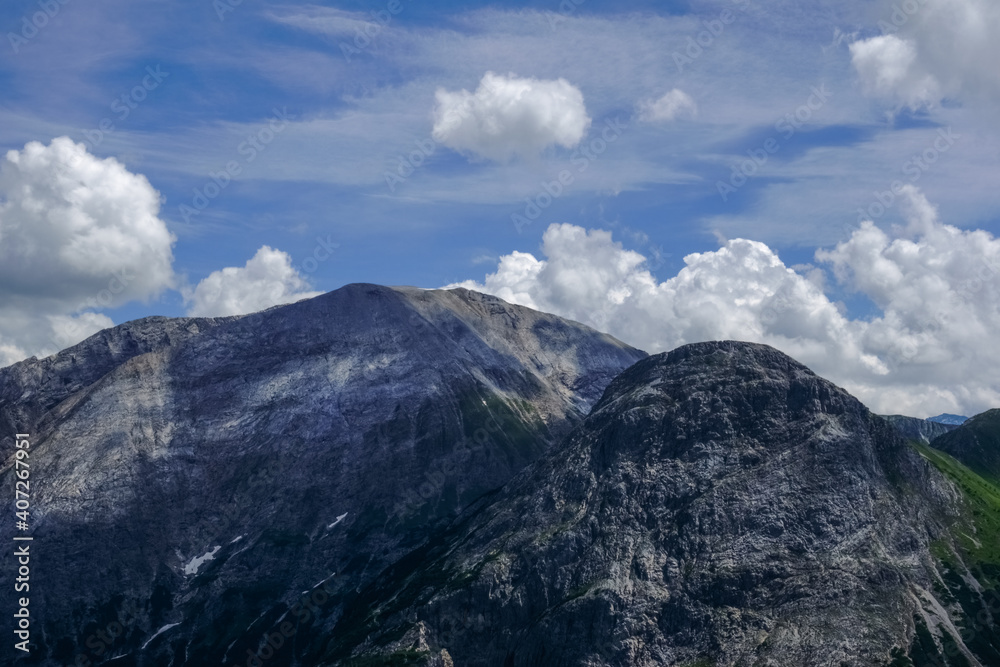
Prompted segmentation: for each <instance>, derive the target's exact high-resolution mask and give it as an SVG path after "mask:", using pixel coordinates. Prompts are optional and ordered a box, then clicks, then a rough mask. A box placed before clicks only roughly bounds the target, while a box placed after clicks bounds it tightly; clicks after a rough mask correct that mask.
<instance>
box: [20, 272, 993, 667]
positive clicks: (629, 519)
mask: <svg viewBox="0 0 1000 667" xmlns="http://www.w3.org/2000/svg"><path fill="white" fill-rule="evenodd" d="M942 417H949V416H947V415H944V416H942ZM0 427H2V432H4V433H8V434H11V435H12V434H14V433H28V434H30V440H31V449H30V452H31V458H30V461H31V479H32V480H33V482H32V484H33V486H32V500H31V506H32V512H31V519H30V523H31V529H30V534H31V535H32V536H33V537H34V541H33V542H32V546H31V548H32V549H34V550H35V551H34V552H33V553H36V554H37V558H33V559H32V579H31V582H32V583H31V586H32V588H31V598H32V600H31V605H32V606H31V610H32V612H31V613H32V619H33V620H32V635H31V636H32V640H31V643H32V645H33V647H34V650H33V651H32V652H31V654H30V655H26V656H25V655H19V654H17V653H13V652H10V651H9V650H8V653H6V655H7V656H10V657H11V661H10V663H9V664H24V665H74V664H80V665H86V664H93V665H97V664H109V665H150V666H153V665H156V666H160V665H163V666H177V667H180V666H187V665H226V666H229V667H231V666H233V665H247V666H248V667H253V666H256V667H262V666H263V665H308V666H313V665H343V666H353V667H361V666H376V665H387V666H388V665H424V666H435V667H446V666H451V667H494V666H495V667H519V666H524V667H527V666H529V665H531V666H535V665H538V666H546V667H559V666H567V667H568V666H574V667H576V666H579V667H583V666H585V665H587V666H598V665H608V666H610V665H616V666H617V665H640V666H652V665H684V666H686V667H707V666H713V665H714V666H722V665H761V666H763V665H781V666H787V665H834V666H837V667H840V666H842V665H879V666H886V667H890V666H891V667H904V666H906V665H916V666H918V667H923V666H929V665H949V666H959V665H963V666H964V665H997V664H1000V625H998V622H997V617H996V616H995V614H997V612H998V611H1000V605H998V603H1000V410H993V411H990V412H987V413H984V414H983V415H978V416H977V417H975V418H973V419H970V420H969V421H968V422H966V423H964V424H962V425H960V426H959V425H957V424H948V423H943V422H942V421H941V418H934V420H917V419H912V418H908V417H902V416H891V417H886V418H880V417H878V416H876V415H873V414H871V413H870V412H869V411H868V410H867V409H866V408H865V407H864V406H863V405H862V404H861V403H859V402H858V401H857V400H856V399H854V398H853V397H851V396H850V395H848V394H847V393H846V392H844V391H843V390H842V389H840V388H838V387H836V386H835V385H833V384H831V383H830V382H828V381H826V380H824V379H822V378H819V377H817V376H816V375H814V374H813V373H812V372H811V371H810V370H809V369H807V368H805V367H804V366H802V365H801V364H799V363H797V362H795V361H794V360H792V359H790V358H789V357H787V356H786V355H784V354H782V353H780V352H778V351H776V350H774V349H772V348H769V347H767V346H763V345H755V344H749V343H738V342H732V341H724V342H711V343H700V344H696V345H688V346H684V347H681V348H678V349H676V350H673V351H671V352H668V353H663V354H658V355H654V356H648V355H646V354H645V353H644V352H642V351H640V350H636V349H633V348H631V347H629V346H628V345H625V344H623V343H621V342H620V341H617V340H615V339H614V338H612V337H610V336H608V335H606V334H602V333H600V332H597V331H594V330H592V329H589V328H587V327H585V326H583V325H581V324H578V323H575V322H571V321H568V320H565V319H561V318H558V317H555V316H552V315H547V314H544V313H539V312H537V311H533V310H530V309H527V308H522V307H519V306H513V305H510V304H507V303H505V302H503V301H501V300H500V299H497V298H495V297H490V296H485V295H482V294H478V293H475V292H471V291H468V290H449V291H440V290H418V289H414V288H387V287H380V286H376V285H350V286H347V287H344V288H342V289H340V290H337V291H335V292H331V293H329V294H325V295H323V296H320V297H317V298H315V299H311V300H307V301H302V302H299V303H296V304H292V305H288V306H281V307H278V308H273V309H271V310H268V311H264V312H263V313H258V314H255V315H251V316H244V317H229V318H215V319H209V318H196V319H166V318H148V319H145V320H139V321H136V322H131V323H128V324H124V325H121V326H118V327H115V328H113V329H109V330H106V331H103V332H101V333H99V334H97V335H95V336H93V337H91V338H90V339H88V340H86V341H84V342H83V343H80V344H79V345H77V346H74V347H72V348H69V349H67V350H64V351H63V352H61V353H59V354H58V355H55V356H52V357H49V358H46V359H41V360H38V359H29V360H27V361H23V362H20V363H18V364H15V365H13V366H10V367H7V368H4V369H0ZM5 442H9V444H8V445H6V448H5V449H4V464H3V468H2V470H0V477H2V479H3V484H4V488H8V489H13V488H14V482H15V480H16V474H15V473H16V471H15V468H14V465H15V464H14V458H15V454H14V451H15V448H14V446H13V441H12V439H11V438H9V437H8V438H7V439H6V440H5ZM14 533H15V527H14V524H13V522H11V521H5V522H0V539H3V540H5V541H6V543H7V544H8V545H9V544H12V543H13V542H12V539H11V538H12V537H13V536H14ZM19 534H22V535H23V534H24V533H19ZM16 567H17V565H16V561H15V558H14V556H13V550H12V549H9V548H8V549H7V550H5V552H4V556H3V559H2V563H0V571H2V572H3V573H4V576H9V573H11V572H16ZM6 618H7V619H8V620H7V621H6V623H7V624H8V626H7V628H8V629H7V632H8V634H7V636H8V637H11V636H13V635H12V631H13V629H14V626H13V619H12V617H11V615H10V614H8V615H7V616H6ZM5 650H7V649H5ZM14 658H18V661H17V662H16V663H14V662H13V659H14Z"/></svg>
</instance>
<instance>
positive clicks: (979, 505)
mask: <svg viewBox="0 0 1000 667" xmlns="http://www.w3.org/2000/svg"><path fill="white" fill-rule="evenodd" d="M912 444H913V446H914V447H915V448H916V449H917V451H918V452H920V454H921V455H923V456H924V457H925V458H926V459H927V460H928V461H930V462H931V463H932V464H933V465H934V466H935V467H936V468H937V469H938V470H940V471H941V472H942V473H943V474H944V475H945V476H946V477H948V479H950V480H951V481H952V482H954V484H955V485H956V486H957V487H958V488H959V489H960V490H961V492H962V495H963V497H964V499H965V507H966V515H965V516H964V517H963V519H964V520H963V521H960V522H959V523H957V524H956V525H955V526H954V527H953V528H952V540H951V544H950V545H949V544H948V542H947V541H945V540H938V541H936V542H935V543H934V544H932V545H931V551H932V553H933V554H934V556H935V557H936V558H937V559H938V560H940V561H941V565H942V568H941V577H942V579H943V580H944V584H945V586H946V587H947V590H946V591H945V590H941V591H938V595H939V598H940V599H942V601H943V602H944V603H945V604H947V605H949V606H951V605H954V604H955V603H957V604H958V605H959V606H960V607H961V610H962V616H963V617H964V618H962V619H960V620H959V622H957V623H956V625H957V627H958V628H959V629H960V630H961V637H962V640H963V641H964V643H965V645H966V646H968V648H969V649H970V650H971V651H972V652H973V653H975V654H976V655H977V656H978V657H979V658H980V659H981V660H984V661H985V662H984V664H1000V627H998V624H997V621H996V617H995V615H994V613H993V611H995V610H996V609H998V607H1000V484H997V483H996V482H995V481H994V480H992V479H988V478H985V477H983V476H982V475H979V474H977V473H976V472H974V471H973V470H971V469H970V468H969V467H968V466H966V465H963V464H962V463H960V462H959V461H957V460H956V459H955V458H953V457H952V456H950V455H948V454H946V453H944V452H941V451H938V450H936V449H934V448H932V447H928V446H926V445H922V444H920V443H916V442H913V443H912ZM953 548H954V549H956V550H957V551H958V553H955V551H953V550H952V549H953ZM966 569H968V573H969V574H971V575H972V576H973V577H975V579H976V580H977V581H978V582H979V585H980V586H982V589H983V590H982V591H976V590H973V588H972V587H971V585H970V583H969V581H968V580H967V579H966V578H965V577H964V576H963V574H964V573H965V571H966ZM917 621H918V622H917V636H916V637H914V642H913V646H912V647H911V649H910V657H911V658H912V659H913V662H914V665H915V666H916V667H922V666H923V665H941V664H945V665H956V666H960V665H965V664H968V662H967V661H966V659H965V658H964V657H963V656H962V655H961V653H959V652H957V651H956V650H955V649H956V648H957V647H956V646H955V644H956V639H955V638H953V637H951V636H950V635H948V634H947V633H944V634H945V637H944V638H943V641H944V645H945V656H937V655H934V653H935V652H936V650H935V649H934V647H933V641H931V640H930V638H929V635H927V630H926V628H922V622H921V621H920V620H919V619H917ZM921 630H923V632H921ZM925 635H927V636H925ZM941 658H943V659H944V662H941V661H940V660H941Z"/></svg>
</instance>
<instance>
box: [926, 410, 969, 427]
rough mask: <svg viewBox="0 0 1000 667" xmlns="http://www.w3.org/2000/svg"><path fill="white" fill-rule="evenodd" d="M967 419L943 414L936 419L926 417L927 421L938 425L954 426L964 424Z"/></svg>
mask: <svg viewBox="0 0 1000 667" xmlns="http://www.w3.org/2000/svg"><path fill="white" fill-rule="evenodd" d="M968 419H969V418H968V417H963V416H962V415H952V414H948V413H947V412H945V413H943V414H940V415H938V416H937V417H928V418H927V421H929V422H937V423H938V424H953V425H955V426H959V425H961V424H964V423H965V422H966V421H967V420H968Z"/></svg>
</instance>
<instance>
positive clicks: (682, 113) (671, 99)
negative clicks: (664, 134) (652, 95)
mask: <svg viewBox="0 0 1000 667" xmlns="http://www.w3.org/2000/svg"><path fill="white" fill-rule="evenodd" d="M697 113H698V105H697V104H696V103H695V101H694V100H693V99H691V96H690V95H688V94H687V93H685V92H684V91H683V90H681V89H679V88H674V89H673V90H671V91H670V92H668V93H666V94H665V95H663V97H660V98H659V99H656V100H644V101H642V102H640V103H639V120H641V121H643V122H646V123H665V122H670V121H673V120H677V119H679V118H691V117H693V116H695V115H696V114H697Z"/></svg>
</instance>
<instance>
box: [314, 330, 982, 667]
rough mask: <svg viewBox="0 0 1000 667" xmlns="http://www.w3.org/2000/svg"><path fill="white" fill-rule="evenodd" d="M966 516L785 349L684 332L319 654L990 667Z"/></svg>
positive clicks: (861, 411)
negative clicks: (697, 340)
mask: <svg viewBox="0 0 1000 667" xmlns="http://www.w3.org/2000/svg"><path fill="white" fill-rule="evenodd" d="M966 509H967V508H966V505H965V501H964V500H963V497H962V495H961V493H960V492H959V491H958V490H957V489H956V486H955V485H954V484H953V483H952V482H950V481H949V480H948V479H947V478H946V477H945V476H944V475H942V474H941V473H940V472H939V471H938V469H937V468H936V467H935V466H933V465H931V464H930V463H929V462H928V461H927V460H926V459H925V458H924V457H922V456H921V455H920V454H919V453H918V452H917V451H915V450H914V449H912V448H911V447H910V446H909V445H908V444H907V443H906V442H904V440H903V439H902V438H901V437H900V436H899V435H898V434H897V433H896V432H895V431H894V430H893V429H892V428H891V427H890V426H889V425H888V424H887V423H886V422H885V421H884V420H882V419H881V418H879V417H877V416H874V415H872V414H871V413H869V411H868V410H867V409H865V408H864V406H862V405H861V404H860V403H859V402H858V401H857V400H855V399H854V398H852V397H851V396H849V395H848V394H847V393H845V392H844V391H842V390H841V389H839V388H837V387H836V386H834V385H833V384H831V383H829V382H827V381H825V380H823V379H821V378H819V377H817V376H815V375H814V374H813V373H811V372H810V371H809V370H808V369H806V368H805V367H803V366H801V365H800V364H798V363H796V362H795V361H793V360H791V359H790V358H788V357H787V356H785V355H783V354H781V353H779V352H777V351H775V350H773V349H771V348H768V347H765V346H760V345H751V344H746V343H733V342H723V343H704V344H697V345H690V346H685V347H682V348H679V349H677V350H674V351H673V352H670V353H665V354H660V355H656V356H653V357H649V358H647V359H644V360H642V361H640V362H638V363H636V364H635V365H634V366H632V367H631V368H630V369H628V370H627V371H625V372H624V373H622V374H621V375H620V376H619V377H618V378H616V379H615V381H614V382H612V384H611V385H610V386H609V388H608V389H607V391H606V392H605V394H604V396H603V398H602V399H601V400H600V402H599V403H598V404H597V405H596V406H595V407H594V409H593V411H592V412H591V414H590V416H589V417H588V418H587V420H586V421H585V422H584V423H583V424H582V425H580V426H579V427H578V428H577V429H576V430H575V431H574V432H573V433H572V435H571V436H569V437H568V438H567V439H566V440H565V441H564V442H563V443H562V444H561V445H559V446H558V447H557V448H555V449H553V450H552V451H551V452H550V453H549V454H548V455H546V456H545V457H544V458H543V459H542V460H540V461H539V462H537V463H535V464H533V465H532V466H531V467H530V468H529V469H527V470H525V471H524V472H523V473H521V474H520V475H519V476H518V477H517V478H515V479H514V480H513V481H512V482H511V483H510V484H508V485H507V487H506V488H505V489H504V490H503V491H502V492H501V493H500V494H498V495H497V496H496V497H494V498H492V499H490V502H489V503H488V504H484V505H483V506H482V507H481V508H476V509H475V510H472V511H470V512H469V513H467V515H466V516H465V517H464V518H463V519H462V520H461V521H460V522H457V523H456V524H455V525H453V526H452V528H451V530H450V531H449V532H448V533H447V534H444V535H442V536H441V537H440V538H439V540H438V541H437V543H436V544H434V545H429V546H428V547H426V548H425V549H424V550H422V551H421V553H420V555H419V557H414V558H411V559H408V560H406V561H404V562H402V563H400V564H398V565H397V566H395V567H394V568H392V569H391V570H390V571H388V572H386V573H385V574H384V575H383V576H381V577H380V578H379V579H378V580H377V581H376V582H375V583H374V584H373V585H372V586H370V587H369V588H368V589H367V590H366V591H364V592H363V594H362V595H361V596H360V597H359V598H358V599H357V600H356V602H355V604H354V606H353V607H352V608H351V609H350V610H349V611H348V613H346V614H345V615H344V616H343V617H342V619H341V621H340V623H339V624H338V625H337V627H335V628H334V630H333V633H332V640H331V646H330V648H329V650H328V651H327V652H326V653H325V654H324V655H323V656H316V660H317V662H319V661H320V659H322V660H323V661H326V662H327V663H329V664H342V665H354V664H359V665H360V664H391V660H392V659H394V657H398V656H401V655H422V656H425V657H424V660H425V661H426V662H425V664H433V665H445V664H454V665H461V666H462V667H493V666H500V665H503V666H505V667H516V666H524V667H527V666H529V665H531V666H535V665H537V666H541V665H546V666H549V667H557V666H567V667H568V666H583V665H639V666H652V665H685V666H688V667H693V666H709V665H720V666H721V665H748V666H749V665H754V666H758V665H760V666H763V665H774V666H782V667H784V666H788V665H796V666H805V665H833V666H838V667H839V666H842V665H890V664H891V665H894V666H898V665H910V664H914V663H915V664H917V665H934V664H949V665H952V664H953V665H966V664H968V665H980V664H981V665H993V664H1000V662H998V661H1000V654H998V653H997V650H996V649H997V646H1000V642H998V638H997V636H996V632H995V629H996V623H995V621H994V619H993V616H992V613H993V611H996V609H998V607H996V606H993V607H992V609H993V611H990V609H991V607H990V605H991V604H993V605H995V603H996V601H997V598H996V579H995V578H994V577H993V576H992V572H990V571H986V572H984V571H983V570H982V569H978V567H977V569H975V571H972V570H971V569H969V568H967V567H966V566H967V564H968V563H971V562H972V561H973V559H971V558H969V557H968V552H966V551H964V550H963V549H964V547H963V546H962V545H960V544H959V542H958V540H957V538H956V536H955V535H954V534H953V533H952V526H953V525H957V524H961V530H962V531H968V532H969V533H970V534H973V533H974V532H975V531H976V529H977V528H976V525H975V522H974V521H971V520H969V516H968V515H966ZM977 577H978V579H977ZM960 598H961V599H960ZM977 615H978V619H979V620H977ZM407 652H409V653H407ZM365 660H373V661H374V662H365ZM380 661H381V662H380Z"/></svg>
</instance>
